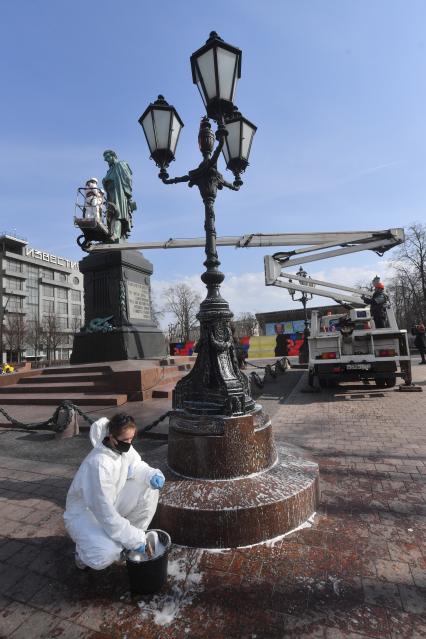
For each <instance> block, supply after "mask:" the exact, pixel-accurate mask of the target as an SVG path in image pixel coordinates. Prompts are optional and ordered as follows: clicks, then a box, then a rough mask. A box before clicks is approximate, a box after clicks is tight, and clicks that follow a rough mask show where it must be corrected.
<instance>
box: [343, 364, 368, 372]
mask: <svg viewBox="0 0 426 639" xmlns="http://www.w3.org/2000/svg"><path fill="white" fill-rule="evenodd" d="M370 368H371V364H347V365H346V370H348V371H368V370H370Z"/></svg>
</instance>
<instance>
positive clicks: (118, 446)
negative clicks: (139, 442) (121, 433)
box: [115, 439, 132, 453]
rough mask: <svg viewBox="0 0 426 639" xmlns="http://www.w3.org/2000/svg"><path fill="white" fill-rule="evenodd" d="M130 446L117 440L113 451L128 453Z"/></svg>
mask: <svg viewBox="0 0 426 639" xmlns="http://www.w3.org/2000/svg"><path fill="white" fill-rule="evenodd" d="M131 445H132V444H129V443H128V442H122V441H121V440H120V439H117V443H116V445H115V450H116V451H117V452H118V453H128V452H129V450H130V446H131Z"/></svg>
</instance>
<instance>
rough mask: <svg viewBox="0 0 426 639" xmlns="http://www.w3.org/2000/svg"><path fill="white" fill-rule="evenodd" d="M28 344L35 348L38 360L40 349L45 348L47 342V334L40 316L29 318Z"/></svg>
mask: <svg viewBox="0 0 426 639" xmlns="http://www.w3.org/2000/svg"><path fill="white" fill-rule="evenodd" d="M26 341H27V344H28V346H31V348H32V349H33V350H34V357H35V359H36V360H37V357H38V355H39V354H40V351H42V350H43V348H44V346H45V342H46V335H45V329H44V325H43V322H41V321H40V320H39V318H38V317H34V318H33V319H31V320H28V323H27V339H26Z"/></svg>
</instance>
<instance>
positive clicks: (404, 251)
mask: <svg viewBox="0 0 426 639" xmlns="http://www.w3.org/2000/svg"><path fill="white" fill-rule="evenodd" d="M405 238H406V239H405V243H404V244H402V245H401V247H400V249H399V251H398V253H397V255H396V261H395V265H394V268H395V275H394V277H393V278H392V279H391V282H390V285H389V292H390V295H391V298H392V302H393V305H394V307H395V313H396V318H397V320H398V323H399V324H400V325H401V326H405V327H407V328H408V327H409V326H411V325H412V324H413V323H415V322H417V321H419V320H426V225H425V224H420V223H419V222H414V223H413V224H411V225H410V226H409V227H408V228H407V229H406V232H405Z"/></svg>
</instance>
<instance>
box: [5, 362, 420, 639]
mask: <svg viewBox="0 0 426 639" xmlns="http://www.w3.org/2000/svg"><path fill="white" fill-rule="evenodd" d="M413 369H414V375H415V381H416V382H417V383H419V385H421V386H422V387H423V388H424V387H425V386H426V367H423V366H417V364H416V362H415V363H414V366H413ZM296 373H297V375H296ZM280 385H281V388H280ZM305 390H306V376H305V375H304V374H303V373H302V372H301V371H291V372H290V373H285V374H284V375H282V376H281V377H280V378H278V379H277V380H276V381H274V382H272V383H271V384H270V385H266V387H265V389H264V397H265V402H264V403H265V405H266V407H267V410H269V411H270V413H271V414H273V417H274V419H273V424H274V431H275V436H276V438H277V440H278V441H286V442H289V443H291V444H296V445H298V446H302V447H304V448H305V449H307V450H308V451H309V452H310V454H311V455H312V456H313V458H314V459H315V460H316V461H317V462H318V463H319V465H320V476H321V488H322V497H321V503H320V508H319V510H318V513H317V514H316V515H315V517H314V518H313V521H312V522H308V523H307V525H306V527H305V528H302V529H300V530H298V531H295V532H293V533H291V534H289V535H288V536H286V537H284V538H278V539H275V540H272V541H269V542H266V543H263V544H258V545H256V546H253V547H251V548H238V549H230V550H223V551H207V550H202V549H189V548H182V547H177V546H173V547H172V550H171V552H170V557H169V575H168V580H167V583H166V584H165V586H164V587H163V589H162V590H161V591H160V592H159V593H158V594H156V595H151V596H134V597H132V596H131V594H130V592H129V590H128V581H127V574H126V568H125V566H123V565H114V566H112V567H111V568H109V569H107V570H105V571H102V572H95V571H91V570H87V571H83V572H81V571H78V570H77V569H76V568H75V566H74V561H73V552H74V548H73V544H72V543H71V541H70V540H69V539H68V537H67V536H66V533H65V530H64V527H63V523H62V513H63V507H64V503H65V496H66V492H67V489H68V486H69V484H70V481H71V479H72V477H73V475H74V473H75V470H76V468H77V467H78V465H79V463H80V461H81V459H82V458H83V457H84V455H85V454H86V453H87V452H88V451H89V449H90V444H89V442H88V439H87V433H85V432H83V433H82V434H81V435H80V436H79V437H75V438H73V439H68V440H60V441H58V440H55V439H53V438H52V433H50V432H46V431H38V432H31V433H28V432H23V431H21V430H18V429H11V428H4V427H3V428H0V509H1V520H0V637H4V638H6V637H7V638H9V637H13V639H18V638H21V637H22V638H23V637H25V639H28V638H31V639H37V638H42V637H45V638H50V637H52V638H53V637H65V638H70V639H73V638H77V637H92V638H93V639H101V638H105V639H106V638H110V637H114V638H115V637H116V638H121V639H124V638H126V639H166V638H168V639H171V638H176V639H181V638H182V637H189V638H190V639H193V638H194V639H197V638H200V639H201V638H210V637H214V638H215V639H216V638H217V639H221V638H222V637H223V638H224V639H225V638H226V639H228V638H229V639H233V638H235V639H237V638H238V639H239V638H244V639H268V638H271V639H272V638H281V637H300V638H302V637H306V638H308V637H309V638H312V639H316V638H324V639H340V638H347V639H356V638H358V639H360V638H361V637H384V638H392V639H396V638H400V637H401V638H403V639H416V638H420V637H422V638H426V434H425V431H426V392H423V393H400V392H398V391H395V390H393V389H386V390H382V389H380V390H378V389H376V388H375V386H374V385H370V386H367V387H365V386H361V385H355V384H354V385H345V386H342V387H339V388H337V389H330V390H325V391H323V392H321V393H307V392H303V391H305ZM156 401H162V400H156ZM261 401H262V399H261ZM136 404H139V403H134V404H129V405H128V407H127V406H126V407H125V409H126V410H129V412H132V413H134V414H135V417H138V419H140V420H141V423H142V421H143V420H144V419H145V423H146V421H147V420H148V419H150V417H149V416H148V415H147V414H143V413H144V411H147V410H148V411H149V410H151V413H150V415H151V417H152V415H153V414H154V413H152V410H154V409H152V408H150V407H149V405H148V404H150V403H147V404H145V407H143V406H142V405H141V406H136ZM130 407H131V408H132V410H130ZM167 407H168V404H167V403H164V404H163V405H162V407H161V410H167ZM8 408H10V409H12V407H8ZM13 408H14V409H15V407H13ZM42 409H43V407H38V408H37V411H38V412H34V411H30V408H29V409H28V410H29V411H30V412H28V413H26V415H24V414H23V413H20V415H16V416H18V417H19V416H20V418H21V419H23V420H25V419H26V418H27V417H31V419H38V418H39V416H40V415H42V412H41V411H42ZM19 410H20V411H24V410H26V409H25V408H20V409H19ZM44 410H45V413H46V416H48V415H49V414H50V408H49V407H45V408H44ZM155 411H157V412H159V411H160V406H159V405H156V407H155V410H154V412H155ZM9 412H11V413H12V410H10V411H9ZM16 413H17V410H14V414H16ZM100 414H110V412H109V411H104V412H100ZM42 418H44V417H43V416H41V417H40V419H42ZM137 448H138V449H139V450H140V452H142V454H143V456H144V457H145V459H146V460H147V461H148V462H149V463H151V464H153V465H155V464H156V463H158V462H159V461H160V460H162V459H164V457H165V455H166V450H167V445H166V442H165V441H162V440H148V439H146V438H143V439H141V440H140V441H139V442H138V444H137Z"/></svg>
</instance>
